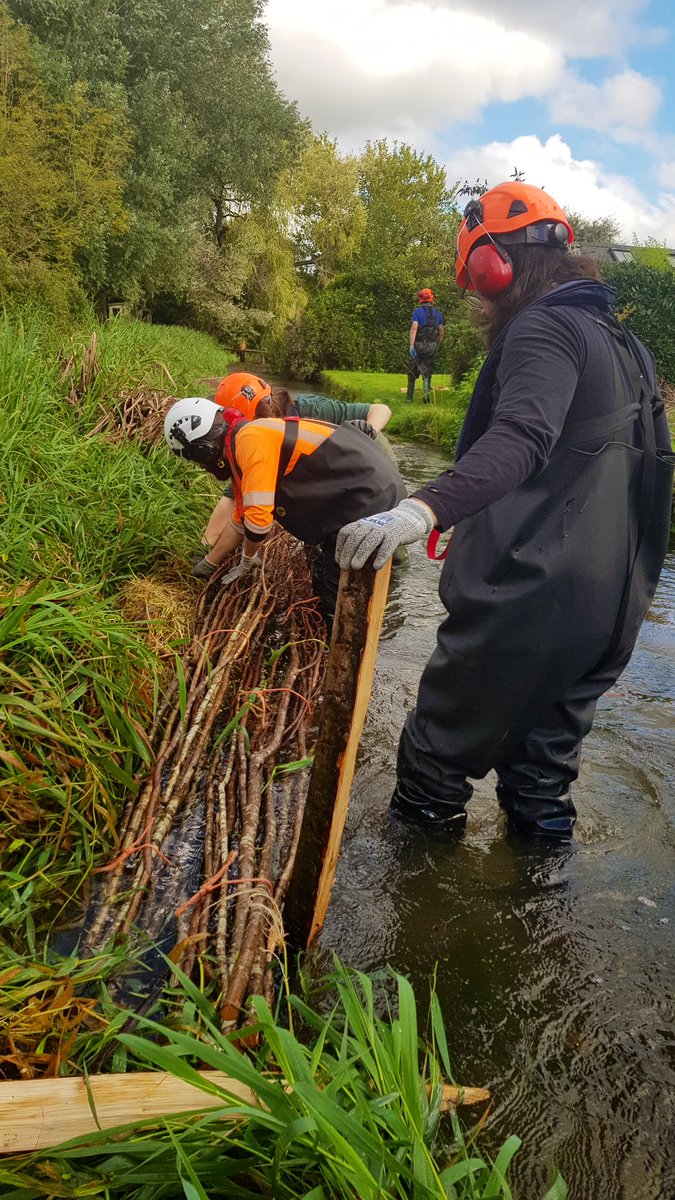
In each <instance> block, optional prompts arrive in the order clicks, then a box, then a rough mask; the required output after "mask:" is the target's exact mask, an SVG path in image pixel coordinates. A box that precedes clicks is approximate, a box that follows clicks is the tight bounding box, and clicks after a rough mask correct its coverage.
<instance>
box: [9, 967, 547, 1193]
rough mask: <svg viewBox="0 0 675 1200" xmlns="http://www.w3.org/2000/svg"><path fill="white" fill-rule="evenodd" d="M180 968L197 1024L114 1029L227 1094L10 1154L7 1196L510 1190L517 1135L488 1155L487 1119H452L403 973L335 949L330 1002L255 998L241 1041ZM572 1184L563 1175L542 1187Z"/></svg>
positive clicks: (436, 1037) (444, 1049)
mask: <svg viewBox="0 0 675 1200" xmlns="http://www.w3.org/2000/svg"><path fill="white" fill-rule="evenodd" d="M178 977H179V981H180V984H181V987H182V990H183V993H184V996H185V998H186V1002H189V1003H190V1004H191V1006H192V1014H193V1016H192V1028H191V1029H187V1030H186V1029H185V1028H167V1027H166V1026H165V1025H162V1024H160V1023H158V1022H156V1021H154V1020H152V1019H150V1018H141V1020H140V1027H141V1033H140V1034H136V1033H133V1034H132V1033H114V1034H112V1035H111V1036H112V1037H113V1038H114V1040H115V1041H117V1042H119V1043H121V1044H122V1045H123V1046H124V1047H125V1048H126V1049H127V1052H128V1054H129V1056H130V1059H131V1060H132V1062H133V1064H134V1065H138V1066H142V1067H148V1066H150V1067H153V1068H156V1069H159V1070H160V1071H168V1072H169V1073H170V1074H172V1075H174V1076H176V1077H177V1078H179V1079H181V1080H184V1081H185V1082H187V1083H190V1084H192V1085H194V1086H195V1087H196V1088H198V1089H200V1090H201V1091H203V1092H205V1093H209V1094H210V1095H211V1096H213V1095H216V1096H219V1097H221V1098H222V1107H216V1108H210V1109H208V1110H207V1111H203V1112H202V1113H200V1114H197V1115H192V1116H185V1115H183V1116H179V1117H166V1118H164V1119H163V1120H156V1119H155V1120H152V1121H147V1122H145V1123H144V1124H143V1125H140V1124H136V1123H135V1124H133V1125H129V1126H126V1127H125V1128H124V1129H123V1130H119V1131H118V1132H115V1133H113V1132H112V1131H111V1130H102V1131H101V1132H99V1133H94V1134H91V1135H88V1136H87V1137H86V1138H84V1139H83V1138H80V1139H79V1140H78V1141H77V1142H72V1143H66V1144H63V1145H61V1146H59V1147H55V1148H53V1149H51V1150H48V1151H43V1152H41V1153H38V1154H31V1155H29V1156H23V1157H22V1158H16V1157H14V1158H12V1159H7V1160H5V1162H4V1164H3V1166H2V1168H0V1182H2V1184H3V1188H4V1191H3V1195H4V1196H5V1197H6V1198H7V1200H37V1198H38V1197H43V1196H59V1197H70V1196H72V1197H75V1196H83V1195H102V1196H105V1197H107V1198H111V1200H112V1198H113V1197H115V1198H118V1197H119V1198H120V1200H159V1198H160V1197H176V1196H178V1195H179V1194H181V1192H182V1194H183V1195H184V1196H185V1197H187V1200H208V1198H209V1197H212V1198H215V1197H217V1196H227V1197H228V1198H229V1197H233V1198H237V1200H255V1198H257V1197H260V1196H270V1197H274V1200H296V1198H297V1200H300V1197H304V1198H305V1200H310V1198H311V1200H328V1198H329V1197H335V1198H338V1197H341V1198H344V1200H354V1198H355V1197H357V1196H358V1197H359V1200H403V1198H406V1200H407V1198H410V1197H413V1198H414V1200H499V1198H501V1200H512V1191H511V1188H510V1185H509V1183H508V1174H509V1167H510V1164H511V1161H512V1159H513V1156H514V1155H515V1154H516V1152H517V1150H518V1148H519V1146H520V1140H519V1139H518V1138H517V1137H510V1138H508V1140H507V1141H506V1142H505V1143H504V1145H503V1146H502V1148H501V1150H500V1151H499V1153H498V1155H497V1157H496V1159H495V1161H494V1162H489V1161H487V1160H486V1159H485V1158H484V1157H483V1156H482V1155H481V1154H480V1152H479V1151H478V1150H477V1139H478V1136H479V1134H480V1130H481V1127H482V1125H483V1121H479V1122H478V1125H477V1126H476V1127H475V1128H469V1129H465V1128H464V1127H463V1124H462V1122H460V1119H459V1117H458V1115H457V1111H456V1105H457V1102H458V1101H461V1099H462V1089H461V1088H459V1089H458V1088H457V1087H456V1086H452V1085H450V1084H449V1083H448V1080H450V1079H451V1078H452V1073H451V1066H450V1061H449V1055H448V1045H447V1037H446V1032H445V1028H444V1025H443V1021H442V1017H441V1014H440V1008H439V1004H438V1000H437V997H436V996H435V993H434V992H433V990H432V994H431V1001H430V1008H429V1014H428V1019H427V1034H426V1037H420V1030H419V1023H418V1013H417V1007H416V1003H415V999H414V996H413V993H412V989H411V987H410V984H409V983H408V982H407V981H406V979H405V978H403V977H402V976H401V975H394V974H393V973H390V974H389V977H388V979H386V980H384V981H383V982H384V984H385V986H384V987H382V988H379V989H377V991H376V988H375V987H374V984H373V981H372V980H371V979H369V978H368V977H367V976H366V975H363V974H361V973H358V972H353V971H349V970H348V969H347V968H346V967H344V966H342V965H341V964H340V963H339V962H337V961H336V963H335V970H334V975H333V977H332V979H331V980H330V981H329V982H330V988H331V990H330V992H329V994H328V1002H329V1003H330V1011H329V1013H328V1014H327V1015H325V1014H322V1013H321V1012H319V1011H318V1010H317V1009H316V1008H314V1007H312V1006H311V1004H310V1003H309V1002H308V1000H307V997H306V996H299V995H294V994H291V993H288V992H287V993H286V996H285V1009H286V1012H285V1017H284V1019H282V1018H281V1016H280V1015H277V1017H276V1018H275V1017H274V1016H273V1015H272V1013H271V1011H270V1009H269V1007H268V1005H267V1003H266V1002H265V1000H264V999H263V998H262V997H256V998H255V999H254V1001H253V1004H254V1009H255V1016H256V1021H255V1024H254V1025H252V1026H251V1027H250V1029H248V1030H247V1033H248V1034H249V1035H250V1037H249V1041H250V1040H251V1037H253V1036H255V1037H256V1038H257V1039H259V1041H258V1046H257V1048H256V1049H255V1050H254V1051H253V1052H252V1053H251V1054H245V1053H242V1052H241V1048H240V1046H238V1045H237V1044H235V1043H234V1042H233V1040H232V1038H231V1037H227V1036H226V1035H224V1034H223V1032H222V1030H221V1025H220V1017H219V1013H218V1010H217V1008H216V1007H215V1006H214V1005H212V1004H211V1003H210V1001H209V1000H208V999H207V998H206V997H205V996H204V995H203V993H202V992H201V991H200V990H199V989H198V988H197V987H196V986H195V985H194V984H193V983H192V982H191V981H190V980H189V979H188V978H187V976H185V975H184V974H183V973H182V972H178ZM387 997H390V999H389V1000H388V999H387ZM324 1007H325V1005H324ZM383 1010H384V1011H383ZM381 1013H382V1015H380V1014H381ZM201 1064H205V1065H206V1066H207V1067H208V1068H209V1069H210V1070H215V1071H222V1072H223V1073H224V1075H225V1076H227V1078H229V1079H231V1080H236V1081H238V1082H239V1083H241V1084H244V1085H245V1086H246V1087H247V1088H248V1089H250V1091H251V1093H252V1097H253V1102H252V1103H243V1102H242V1101H241V1098H240V1097H239V1096H236V1095H233V1094H232V1092H228V1089H227V1084H226V1083H223V1085H222V1086H221V1085H219V1084H218V1083H216V1082H215V1081H214V1080H213V1076H210V1077H209V1078H208V1079H206V1078H205V1077H204V1076H203V1075H201V1074H199V1072H198V1070H197V1067H198V1066H199V1065H201ZM225 1114H227V1116H228V1120H227V1121H226V1122H224V1121H223V1116H224V1115H225ZM566 1195H567V1189H566V1187H565V1184H564V1182H563V1181H562V1179H561V1177H560V1176H559V1175H557V1176H556V1179H555V1182H554V1183H553V1184H552V1186H551V1188H550V1189H549V1190H548V1192H547V1193H546V1196H545V1197H544V1198H543V1200H565V1197H566ZM530 1200H532V1198H530Z"/></svg>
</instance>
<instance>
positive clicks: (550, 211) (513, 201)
mask: <svg viewBox="0 0 675 1200" xmlns="http://www.w3.org/2000/svg"><path fill="white" fill-rule="evenodd" d="M573 241H574V231H573V229H572V226H571V225H570V223H569V221H568V220H567V217H566V215H565V213H564V212H563V210H562V208H561V207H560V205H559V204H558V203H557V202H556V201H555V200H554V199H553V197H552V196H549V194H548V192H544V191H542V189H541V188H537V187H533V186H532V185H531V184H529V183H518V182H516V181H514V180H507V181H506V183H498V184H497V185H496V187H493V188H490V190H489V191H488V192H485V194H484V195H483V196H480V197H479V198H477V199H475V200H470V201H469V203H468V204H467V206H466V208H465V209H464V219H463V221H462V223H461V225H460V227H459V233H458V234H457V252H456V261H455V274H456V279H457V286H458V287H461V288H464V289H468V290H469V291H477V292H479V293H480V294H481V295H483V296H486V297H489V298H491V297H493V296H498V295H499V294H500V293H501V292H503V291H505V290H506V288H508V287H510V286H511V283H512V282H513V271H512V266H511V259H510V258H509V255H508V251H507V250H506V247H507V246H508V245H509V244H511V245H512V244H514V243H516V242H521V243H530V244H533V245H540V246H541V245H543V246H570V245H571V244H572V242H573ZM471 257H473V263H472V267H473V269H472V268H471V267H470V266H469V259H470V258H471Z"/></svg>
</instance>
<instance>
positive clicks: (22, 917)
mask: <svg viewBox="0 0 675 1200" xmlns="http://www.w3.org/2000/svg"><path fill="white" fill-rule="evenodd" d="M94 333H95V334H96V337H97V339H98V351H97V357H98V362H99V371H98V374H97V376H96V378H95V379H93V380H92V383H91V387H90V389H89V390H88V391H86V392H85V394H84V395H83V396H82V397H81V400H80V403H79V404H78V405H75V406H74V405H72V404H70V403H68V401H67V398H66V391H67V387H66V383H65V382H64V379H63V377H62V376H63V372H62V367H63V362H64V360H68V359H69V358H70V357H74V358H75V360H76V363H77V361H78V360H79V358H80V357H81V355H82V352H83V347H84V346H85V345H87V344H89V343H90V342H91V338H92V334H94ZM227 363H228V356H227V355H226V354H224V353H223V352H222V351H221V349H220V348H219V347H218V346H217V344H216V343H215V342H213V341H212V339H210V338H207V337H205V336H203V335H200V334H192V333H190V332H189V331H187V330H172V329H162V328H159V327H156V326H149V325H145V324H143V323H141V322H134V321H124V320H119V321H115V322H110V323H108V324H106V325H99V324H97V323H96V322H95V321H94V319H93V318H91V320H90V321H89V322H88V323H87V324H86V325H83V327H82V328H81V329H80V330H78V331H76V332H75V333H74V334H73V335H72V336H71V338H70V339H69V340H67V341H64V340H63V333H62V331H61V330H59V328H58V326H57V325H55V323H54V321H53V318H51V317H50V316H49V315H48V314H43V313H39V312H24V313H20V314H11V313H7V312H6V313H5V314H4V316H3V317H2V320H1V321H0V447H2V454H1V455H0V525H1V527H2V534H1V535H0V537H1V540H0V724H1V725H2V741H1V742H0V810H1V812H2V817H3V821H2V833H1V835H0V836H1V839H2V840H1V841H0V846H1V847H2V850H3V866H4V869H5V874H4V875H3V876H2V879H1V880H0V928H3V927H4V928H5V930H6V931H7V930H9V931H11V936H12V938H13V940H14V943H15V944H16V945H17V946H24V947H25V948H26V949H29V950H30V949H32V947H33V945H34V942H35V937H36V930H37V932H38V934H39V933H40V931H41V930H42V929H43V926H44V922H45V921H47V920H49V921H51V920H52V919H53V916H54V914H55V912H57V911H59V910H60V908H61V907H62V905H63V904H64V903H65V902H66V901H67V899H68V898H71V897H72V896H74V895H76V894H77V893H78V891H79V890H80V888H81V886H82V884H83V882H84V881H85V880H86V877H87V874H88V872H89V870H90V869H91V866H92V864H93V862H94V859H95V857H96V855H97V854H100V853H105V852H107V851H108V850H110V848H111V847H112V846H113V845H114V843H115V821H116V815H117V813H118V811H119V807H120V804H121V803H122V800H123V798H124V797H126V796H128V795H129V793H131V794H133V791H134V789H135V787H136V777H137V774H138V772H139V770H141V769H142V768H143V765H144V762H145V759H146V757H147V752H146V749H145V744H144V741H143V738H142V736H141V734H140V733H139V729H140V728H141V727H142V726H143V725H145V724H146V723H147V720H148V705H149V704H150V705H152V701H153V692H152V686H150V691H149V693H148V688H147V683H148V679H149V680H150V681H152V678H153V675H154V674H155V673H156V665H157V660H156V658H155V656H154V655H153V654H152V653H151V652H150V651H149V650H148V649H147V646H146V644H145V642H144V641H143V639H142V637H141V635H140V631H139V630H136V629H134V628H132V627H130V626H129V625H128V624H127V623H125V622H124V621H123V620H122V617H121V615H120V611H119V608H118V606H117V599H118V595H119V590H120V588H121V587H122V586H123V585H124V583H125V582H126V581H127V580H128V579H130V578H131V577H133V576H134V575H135V574H148V573H151V572H153V571H155V572H156V571H157V570H167V569H168V568H170V567H171V565H172V564H174V569H176V570H177V571H178V572H180V571H184V570H185V563H186V561H187V560H188V558H189V554H190V551H191V550H192V549H193V547H194V546H195V544H196V542H197V540H198V536H199V532H200V528H201V527H202V526H203V524H204V522H205V521H206V519H207V517H208V513H209V511H210V508H211V506H212V503H213V497H214V491H213V487H212V485H211V484H210V482H209V480H208V477H207V476H205V475H204V473H203V472H197V471H194V472H189V471H186V469H185V465H184V464H181V463H178V462H177V461H176V460H175V459H174V458H173V457H172V456H171V455H170V454H169V453H168V452H167V451H166V450H165V449H164V447H158V448H157V449H155V450H151V451H149V450H148V449H147V448H144V447H142V446H141V445H139V444H138V443H136V442H132V441H129V442H127V443H125V444H122V445H115V444H112V443H111V442H110V441H108V440H107V439H106V438H105V436H102V435H99V436H94V437H91V436H90V431H91V429H92V427H93V425H94V424H95V422H96V419H97V418H98V417H100V415H101V410H102V408H105V407H108V408H109V407H111V406H112V405H113V404H114V402H115V398H116V396H117V395H118V394H119V391H120V390H121V389H122V388H134V387H138V386H145V387H151V388H154V389H161V390H163V391H165V392H166V393H167V394H168V395H172V394H173V395H180V394H182V393H185V392H186V391H188V390H193V389H194V388H196V387H197V386H199V385H198V382H197V381H198V380H199V379H200V378H201V377H202V376H205V375H207V376H208V375H211V374H214V373H215V374H222V373H224V372H225V370H226V368H227ZM169 377H170V379H169ZM140 681H143V682H144V683H145V689H142V688H140V687H139V686H138V684H139V682H140Z"/></svg>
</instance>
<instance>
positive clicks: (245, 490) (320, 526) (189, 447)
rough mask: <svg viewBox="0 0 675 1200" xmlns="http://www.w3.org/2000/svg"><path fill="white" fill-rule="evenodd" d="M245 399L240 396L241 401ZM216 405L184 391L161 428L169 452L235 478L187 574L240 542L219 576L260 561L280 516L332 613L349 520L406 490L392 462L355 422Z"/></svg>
mask: <svg viewBox="0 0 675 1200" xmlns="http://www.w3.org/2000/svg"><path fill="white" fill-rule="evenodd" d="M244 400H246V403H244ZM244 400H242V401H241V402H240V403H239V405H238V406H237V405H235V406H233V407H230V408H223V407H222V406H221V405H218V404H216V403H214V402H213V401H211V400H206V399H204V398H201V397H188V398H187V399H185V400H179V401H178V402H177V403H176V404H174V405H173V406H172V407H171V409H170V410H169V412H168V413H167V415H166V418H165V422H164V435H165V438H166V441H167V444H168V445H169V447H170V448H171V450H172V451H173V452H174V454H177V455H179V456H180V457H182V458H186V459H188V461H191V462H195V463H197V464H199V465H200V466H202V467H203V468H204V469H205V470H207V471H209V472H210V474H212V475H213V476H214V477H215V478H216V479H219V480H223V481H225V480H229V479H231V480H232V484H233V488H234V512H233V515H232V519H231V521H230V523H229V525H228V526H227V528H225V529H224V530H223V532H222V533H221V535H220V537H219V538H218V540H217V542H216V543H215V545H214V546H213V547H212V548H211V550H209V551H208V553H207V554H205V555H204V557H203V559H202V560H201V563H200V564H198V566H197V567H196V568H195V570H194V573H195V574H196V575H198V576H199V577H201V578H205V579H208V578H210V577H211V575H212V574H213V573H214V572H215V571H216V570H217V568H218V566H219V565H220V564H221V563H222V562H223V561H224V560H225V558H226V557H227V555H228V554H229V553H230V552H231V551H232V550H233V549H234V548H235V547H236V546H238V545H239V544H242V543H243V545H242V555H241V558H240V561H239V563H238V565H237V566H236V567H235V568H233V570H231V571H229V572H228V573H227V574H226V575H225V577H224V578H223V580H222V582H223V583H224V584H229V583H232V582H233V581H234V580H235V579H237V578H239V577H240V576H242V575H245V574H247V573H248V572H250V571H254V570H256V569H257V567H258V566H259V565H260V559H259V549H260V545H261V543H262V542H263V541H264V539H265V538H266V537H267V535H268V534H269V532H270V530H271V528H272V526H273V524H274V522H275V521H277V522H278V523H279V524H280V525H281V526H282V528H284V529H286V530H288V532H289V533H292V534H293V536H294V537H296V538H299V539H300V540H301V541H303V542H306V543H307V544H308V545H309V546H311V547H312V548H313V554H312V567H313V574H314V580H315V585H316V587H317V591H318V593H319V597H320V600H321V604H322V609H323V611H324V614H325V616H326V617H327V618H328V619H330V618H331V617H332V615H333V613H334V608H335V602H336V599H337V591H338V585H339V578H340V574H339V569H338V567H337V563H336V556H335V547H336V536H337V531H338V529H340V528H341V526H343V525H344V524H345V523H346V522H348V521H352V520H356V519H358V518H359V517H363V516H367V515H369V514H371V513H374V512H379V511H381V510H388V509H390V508H393V507H394V506H395V505H396V504H397V503H398V501H399V500H400V499H402V497H403V496H404V495H405V488H404V486H403V482H402V480H401V477H400V476H399V474H398V471H397V470H396V467H395V466H394V464H393V463H391V462H390V461H389V459H388V458H387V457H386V455H384V454H382V453H381V451H380V450H378V449H377V447H376V446H375V445H374V443H373V442H372V441H371V440H370V438H368V437H364V435H363V433H362V432H360V430H358V429H355V428H354V427H353V426H352V425H349V424H345V425H342V426H336V425H331V424H328V423H327V422H319V421H306V420H302V419H298V418H297V417H288V418H285V419H284V418H278V417H270V418H262V419H253V420H251V419H247V417H246V413H245V410H246V404H248V403H249V401H248V399H247V398H244Z"/></svg>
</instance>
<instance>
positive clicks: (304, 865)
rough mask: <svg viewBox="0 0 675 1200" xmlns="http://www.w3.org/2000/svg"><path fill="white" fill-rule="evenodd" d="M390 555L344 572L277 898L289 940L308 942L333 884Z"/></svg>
mask: <svg viewBox="0 0 675 1200" xmlns="http://www.w3.org/2000/svg"><path fill="white" fill-rule="evenodd" d="M390 575H391V562H388V563H387V564H386V565H385V566H384V567H383V568H382V570H380V571H374V570H373V568H372V566H370V565H368V566H366V567H364V568H363V570H361V571H343V572H342V574H341V577H340V592H339V595H338V602H337V607H336V612H335V621H334V623H333V636H332V638H331V647H330V656H329V659H328V668H327V672H326V683H325V687H324V697H323V704H322V709H321V717H320V720H319V729H318V735H317V743H316V752H315V755H314V766H313V768H312V778H311V782H310V785H309V792H308V795H307V803H306V806H305V813H304V817H303V822H302V828H301V831H300V840H299V843H298V849H297V852H296V856H295V865H294V868H293V877H292V879H291V884H290V887H289V890H288V894H287V897H286V901H285V904H284V925H285V928H286V931H287V935H288V938H289V941H290V942H291V944H293V945H295V946H297V947H300V946H309V945H311V943H312V941H313V940H314V938H315V937H316V935H317V933H318V932H319V930H320V929H321V927H322V926H323V923H324V920H325V917H326V912H327V910H328V904H329V902H330V896H331V892H332V888H333V880H334V877H335V869H336V866H337V860H338V855H339V853H340V845H341V842H342V835H343V832H344V827H345V822H346V820H347V812H348V810H349V796H350V792H351V787H352V781H353V778H354V765H355V763H356V753H357V750H358V747H359V741H360V739H361V733H362V732H363V725H364V722H365V719H366V713H367V711H368V702H369V700H370V693H371V689H372V684H373V673H374V670H375V660H376V658H377V646H378V642H379V638H380V631H381V629H382V619H383V617H384V608H385V605H386V602H387V593H388V591H389V578H390Z"/></svg>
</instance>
